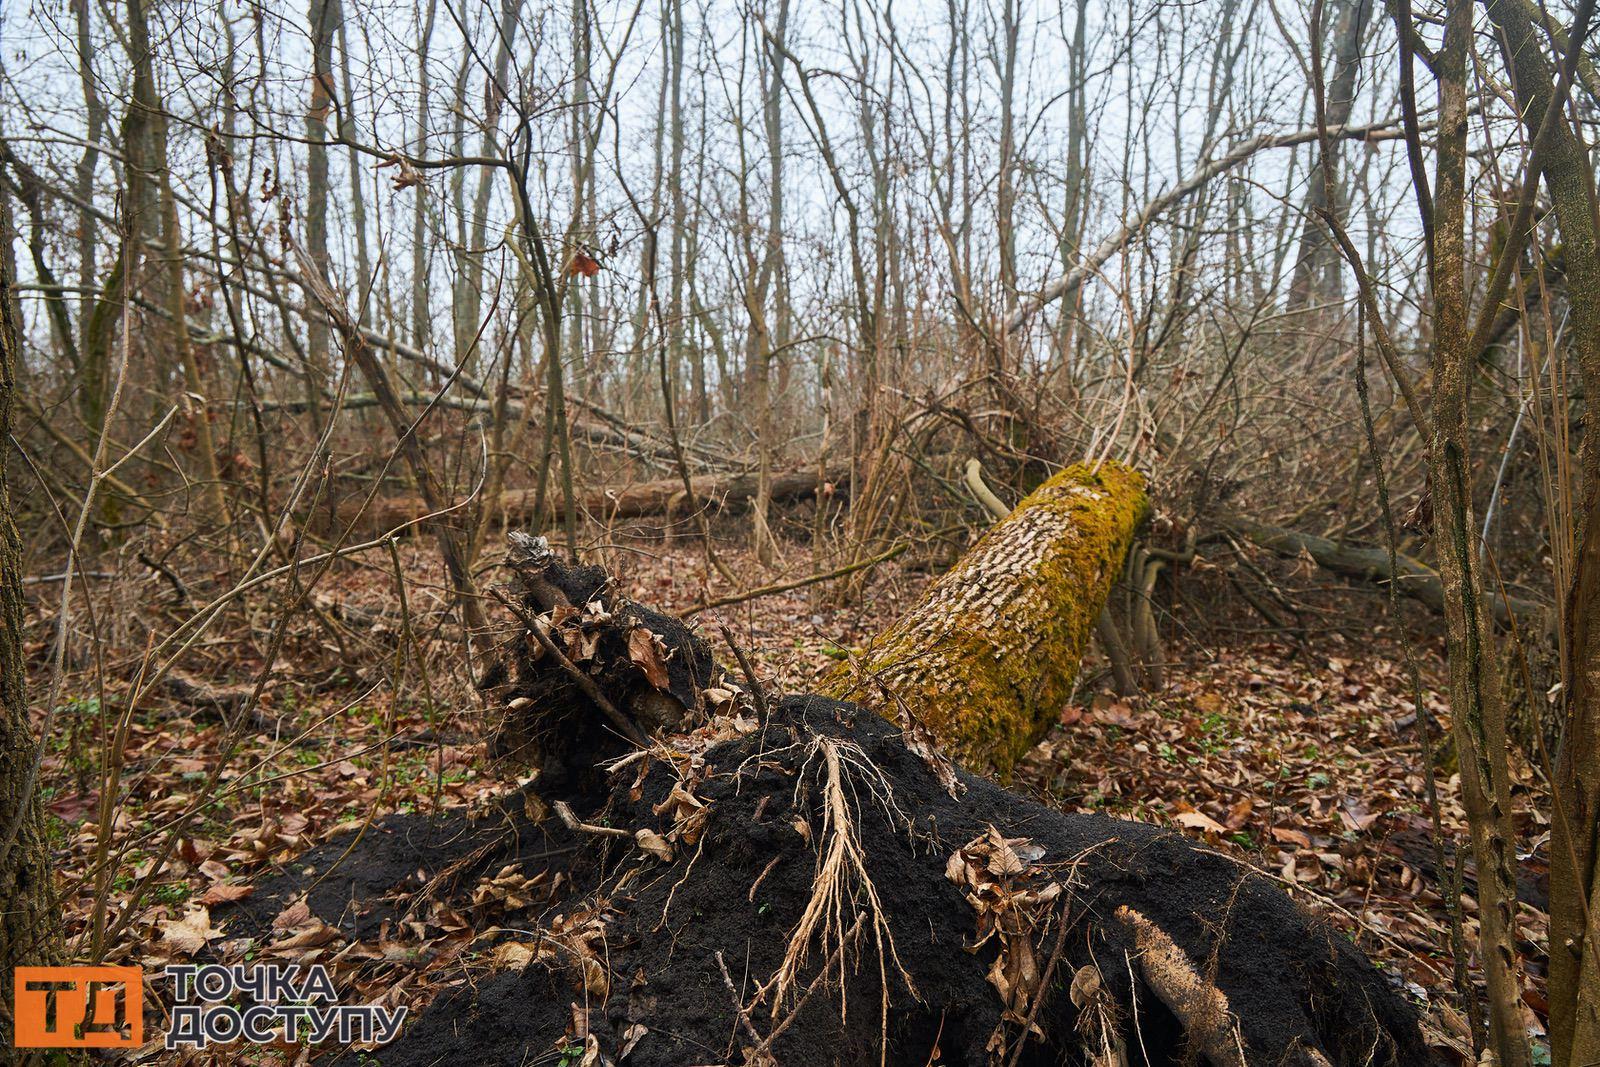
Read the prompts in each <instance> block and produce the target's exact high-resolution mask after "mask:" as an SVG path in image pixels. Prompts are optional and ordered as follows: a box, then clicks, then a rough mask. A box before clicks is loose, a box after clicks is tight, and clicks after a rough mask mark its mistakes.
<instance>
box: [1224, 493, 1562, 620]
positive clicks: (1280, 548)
mask: <svg viewBox="0 0 1600 1067" xmlns="http://www.w3.org/2000/svg"><path fill="white" fill-rule="evenodd" d="M1221 525H1222V526H1223V528H1224V529H1227V530H1230V531H1232V532H1233V533H1236V534H1239V535H1240V536H1242V537H1244V538H1245V539H1246V540H1248V541H1250V542H1251V543H1253V544H1256V545H1258V546H1260V547H1261V548H1264V549H1266V550H1268V551H1269V552H1274V553H1276V554H1277V555H1280V556H1284V557H1286V558H1289V559H1300V558H1305V557H1309V558H1310V559H1311V560H1313V561H1314V562H1315V563H1316V564H1317V566H1319V567H1321V568H1323V569H1324V570H1327V571H1330V572H1332V573H1334V574H1337V575H1339V576H1340V577H1342V578H1354V579H1357V580H1360V581H1364V582H1380V583H1381V582H1392V583H1393V584H1394V587H1395V589H1396V591H1397V592H1399V593H1400V594H1401V595H1402V596H1407V597H1410V598H1411V599H1412V600H1416V601H1418V602H1419V603H1422V604H1425V605H1427V607H1428V608H1429V609H1430V610H1432V611H1434V612H1437V613H1440V614H1443V613H1444V584H1443V583H1442V582H1440V580H1439V572H1438V571H1436V570H1434V569H1433V568H1432V567H1430V566H1428V565H1427V564H1426V563H1423V562H1422V561H1421V560H1419V559H1416V558H1414V557H1412V556H1408V555H1406V554H1405V553H1403V552H1396V553H1395V566H1393V567H1391V566H1390V564H1389V550H1388V549H1386V548H1380V547H1362V546H1359V545H1345V544H1340V543H1339V542H1337V541H1334V540H1330V539H1329V538H1326V537H1318V536H1317V535H1316V534H1308V533H1302V532H1301V531H1299V530H1289V529H1285V528H1284V527H1282V526H1271V525H1268V524H1267V523H1264V522H1256V521H1254V520H1252V519H1246V518H1242V517H1240V516H1237V515H1233V516H1229V517H1228V518H1226V519H1224V520H1223V521H1222V524H1221ZM1491 602H1492V604H1493V609H1494V617H1495V621H1496V622H1498V623H1500V624H1501V625H1502V626H1504V625H1506V624H1507V623H1509V622H1510V620H1511V618H1512V616H1516V618H1517V620H1518V625H1519V626H1520V627H1522V628H1524V631H1525V632H1529V631H1533V630H1538V629H1542V628H1543V627H1542V624H1541V623H1540V622H1539V620H1540V619H1541V616H1542V615H1543V614H1544V606H1543V605H1542V604H1537V603H1535V602H1533V601H1531V600H1522V599H1520V598H1518V597H1509V598H1507V597H1503V596H1501V595H1499V594H1498V593H1492V594H1491Z"/></svg>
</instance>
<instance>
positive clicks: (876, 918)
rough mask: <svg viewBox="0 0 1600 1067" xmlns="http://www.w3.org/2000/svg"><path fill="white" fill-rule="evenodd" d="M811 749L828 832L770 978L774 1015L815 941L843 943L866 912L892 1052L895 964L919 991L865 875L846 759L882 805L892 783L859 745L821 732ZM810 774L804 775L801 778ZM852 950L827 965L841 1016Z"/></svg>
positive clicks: (903, 978)
mask: <svg viewBox="0 0 1600 1067" xmlns="http://www.w3.org/2000/svg"><path fill="white" fill-rule="evenodd" d="M812 749H813V751H812V756H820V757H821V760H822V776H821V778H822V781H821V785H822V831H821V833H820V834H819V835H818V840H819V844H820V846H821V847H820V851H819V853H818V856H817V873H816V877H815V878H814V879H813V881H812V887H811V898H810V899H809V900H808V901H807V902H806V908H805V911H804V912H802V913H801V915H800V921H799V923H797V924H796V925H795V928H794V932H793V933H792V934H790V936H789V945H788V949H787V950H786V951H785V952H784V957H783V962H782V963H781V964H779V966H778V970H777V973H776V974H775V975H774V976H773V978H772V980H771V982H770V983H769V984H770V986H772V987H775V990H776V993H775V995H774V996H773V998H772V1015H773V1018H777V1015H778V1012H779V1010H780V1009H781V1007H782V1006H783V1005H784V1004H785V1003H786V1001H787V1000H788V998H789V996H790V995H791V994H792V993H794V991H795V990H796V989H798V988H799V978H800V972H801V971H802V970H803V969H804V967H805V964H806V960H807V958H808V957H809V956H810V953H811V947H812V943H813V941H814V940H815V941H817V942H818V943H820V944H821V945H822V946H824V949H826V946H828V945H841V946H842V945H843V944H844V943H845V942H846V941H847V940H848V939H849V935H850V931H852V929H854V928H855V926H857V925H858V924H859V923H860V919H861V913H862V912H864V913H865V915H866V917H867V918H868V920H869V921H870V925H871V929H872V936H873V941H874V943H875V946H876V948H877V953H878V977H879V980H880V982H881V984H882V988H883V997H882V1004H881V1012H880V1014H881V1015H882V1020H881V1021H882V1022H883V1025H884V1034H885V1045H884V1049H883V1052H884V1055H887V1040H888V1039H887V1034H888V1013H889V965H890V964H891V963H892V964H893V966H894V970H895V973H896V975H897V976H898V977H899V978H900V980H901V981H902V982H904V983H905V985H906V988H907V989H909V990H910V991H911V993H912V995H913V996H915V995H916V984H915V983H914V982H913V981H912V980H911V975H910V974H908V973H907V972H906V969H905V967H904V966H902V965H901V963H900V957H899V955H898V953H896V951H895V947H894V936H893V935H892V934H891V933H890V931H889V922H888V919H887V918H886V917H885V914H884V909H883V905H882V902H881V901H880V900H879V899H878V891H877V888H876V887H875V886H874V885H873V884H872V878H871V877H870V876H869V875H868V873H867V863H866V852H865V850H864V849H863V848H862V845H861V839H860V836H859V835H858V834H857V832H856V822H855V815H854V812H853V811H852V810H851V806H850V801H849V798H848V797H847V796H846V793H845V775H844V767H845V764H846V763H848V764H849V765H850V766H852V767H854V768H855V769H856V771H857V773H859V774H862V775H863V776H864V780H865V783H866V785H867V787H868V790H869V791H870V792H871V793H873V795H874V796H876V797H877V798H878V799H879V801H880V802H882V803H884V804H886V805H892V803H893V801H892V798H891V797H889V796H888V790H889V785H888V783H887V782H886V781H884V780H883V777H882V774H881V772H879V771H878V770H877V768H876V767H873V766H872V764H871V763H870V761H868V759H867V757H866V754H865V753H864V752H862V751H861V750H860V748H859V747H858V746H856V745H854V744H852V743H850V742H839V741H835V740H833V739H832V738H827V737H821V738H818V739H817V740H816V741H814V742H813V743H812ZM810 762H811V757H809V756H808V758H807V760H806V764H807V765H809V764H810ZM804 777H805V775H804V773H803V772H802V774H801V778H802V779H804ZM874 777H875V778H876V780H874ZM796 788H797V789H798V788H799V787H798V786H797V787H796ZM848 955H849V953H848V952H835V953H833V955H832V958H830V959H829V960H828V961H827V963H825V964H824V966H825V967H830V968H831V967H835V966H836V967H837V979H838V982H839V1015H840V1018H841V1020H842V1019H843V1018H844V1017H845V1013H846V1005H845V999H844V986H845V980H846V978H847V977H848V971H849V964H848V960H847V958H846V957H847V956H848ZM835 961H836V962H835Z"/></svg>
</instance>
